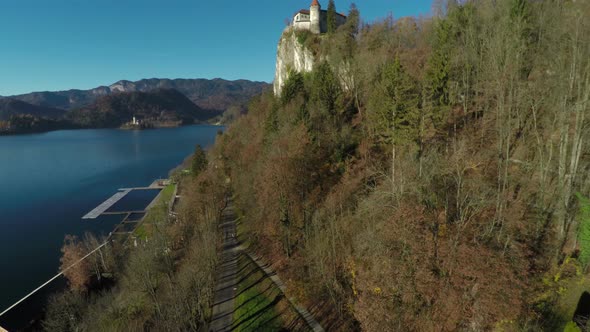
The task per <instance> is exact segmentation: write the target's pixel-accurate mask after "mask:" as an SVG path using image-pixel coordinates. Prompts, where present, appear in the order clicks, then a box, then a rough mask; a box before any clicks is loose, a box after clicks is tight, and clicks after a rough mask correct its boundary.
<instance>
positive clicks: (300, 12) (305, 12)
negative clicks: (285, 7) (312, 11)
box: [297, 9, 309, 15]
mask: <svg viewBox="0 0 590 332" xmlns="http://www.w3.org/2000/svg"><path fill="white" fill-rule="evenodd" d="M297 13H299V14H307V15H309V9H302V10H300V11H298V12H297Z"/></svg>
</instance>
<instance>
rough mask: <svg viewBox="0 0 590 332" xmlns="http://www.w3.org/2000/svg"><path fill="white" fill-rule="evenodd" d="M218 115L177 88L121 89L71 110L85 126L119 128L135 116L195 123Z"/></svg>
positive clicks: (70, 115)
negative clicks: (149, 90) (130, 90)
mask: <svg viewBox="0 0 590 332" xmlns="http://www.w3.org/2000/svg"><path fill="white" fill-rule="evenodd" d="M213 115H214V114H212V112H211V111H206V110H203V109H201V108H200V107H198V106H197V105H195V104H194V103H193V102H192V101H190V100H189V99H188V98H187V97H186V96H185V95H184V94H182V93H180V92H178V91H176V90H174V89H157V90H153V91H151V92H138V91H134V92H119V93H114V94H109V95H106V96H102V97H99V98H98V99H97V100H96V101H95V102H94V103H93V104H92V105H89V106H85V107H82V108H78V109H74V110H71V111H70V112H69V113H68V114H67V119H68V120H69V121H71V122H72V123H74V124H75V125H78V126H82V127H93V128H94V127H117V126H121V125H122V124H124V123H126V122H129V121H130V120H131V119H132V117H134V116H136V117H138V118H140V119H151V120H154V121H182V123H193V122H195V121H203V120H207V119H209V118H211V117H212V116H213Z"/></svg>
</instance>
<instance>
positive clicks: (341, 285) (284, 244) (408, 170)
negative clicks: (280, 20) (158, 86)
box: [215, 0, 590, 331]
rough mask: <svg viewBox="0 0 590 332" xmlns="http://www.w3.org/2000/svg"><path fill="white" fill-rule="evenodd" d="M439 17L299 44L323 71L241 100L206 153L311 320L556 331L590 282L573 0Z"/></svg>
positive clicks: (589, 74) (477, 7) (589, 163)
mask: <svg viewBox="0 0 590 332" xmlns="http://www.w3.org/2000/svg"><path fill="white" fill-rule="evenodd" d="M438 9H439V14H440V15H439V16H436V17H435V18H433V19H424V20H420V19H412V18H404V19H400V20H394V19H393V18H388V19H385V20H383V21H381V22H377V23H374V24H371V25H362V26H359V24H358V20H357V18H358V12H357V11H356V9H355V8H353V9H352V11H351V13H350V17H349V20H348V22H347V24H346V25H344V26H342V27H340V28H339V29H338V31H336V32H334V33H332V34H329V35H327V36H314V35H310V34H306V33H298V34H300V37H299V42H300V43H302V44H304V45H305V46H306V47H307V48H309V49H312V50H313V52H314V54H318V55H320V56H319V57H317V58H319V59H324V61H323V62H320V63H316V65H315V66H314V70H313V72H311V73H305V74H301V73H294V72H293V73H291V75H290V77H289V79H288V81H287V82H286V83H285V86H284V89H283V92H282V95H281V96H280V97H279V98H277V97H275V96H273V95H272V94H270V93H266V94H263V95H262V96H260V97H258V98H255V100H254V101H252V103H251V104H250V106H249V112H248V114H247V115H246V116H244V117H241V118H240V119H239V120H238V121H237V122H236V123H235V124H234V125H232V126H231V127H230V128H229V130H228V131H227V133H226V134H224V135H223V137H222V138H221V139H220V140H219V141H218V143H217V144H218V147H219V149H220V150H219V151H220V154H219V155H217V156H215V158H219V159H221V160H223V161H224V163H225V164H226V166H227V173H228V174H229V175H230V178H231V180H232V185H233V189H234V191H235V193H236V196H237V198H236V203H237V205H238V207H239V208H240V210H241V211H242V213H243V214H244V218H243V227H244V230H245V231H244V232H245V234H247V235H248V236H249V237H248V240H250V241H252V242H253V243H255V244H256V245H257V246H258V248H259V250H260V251H261V252H262V253H264V254H265V256H266V257H267V258H269V257H270V258H271V261H273V262H274V263H275V264H277V266H278V267H279V274H281V275H283V279H287V280H290V285H289V286H290V288H291V289H294V294H297V295H298V296H299V297H301V298H303V299H307V301H308V302H307V303H308V304H310V305H316V306H317V305H318V303H322V304H324V305H320V307H322V308H330V310H329V311H327V312H325V313H323V314H322V315H320V317H323V318H324V323H329V321H331V320H338V321H340V328H341V329H342V330H350V329H363V330H366V331H404V330H410V331H454V330H473V331H479V330H489V329H494V328H498V329H504V330H559V329H563V326H564V325H565V323H566V322H568V321H570V320H572V318H573V312H574V309H575V306H576V304H577V301H578V299H579V297H580V295H582V292H583V291H584V290H588V285H589V284H588V279H587V274H586V271H587V265H588V263H589V262H588V259H587V257H588V256H587V253H588V252H589V251H590V242H589V241H588V238H587V234H586V233H587V229H586V225H585V224H584V223H583V218H582V217H578V216H579V215H580V214H579V211H580V208H581V206H580V202H582V201H581V200H580V199H578V198H577V197H576V193H579V196H580V198H583V197H587V196H588V192H589V190H590V177H589V174H590V172H589V170H590V169H589V167H590V154H589V153H590V146H589V144H588V138H589V137H588V136H589V134H590V128H589V121H590V116H589V108H590V104H589V103H588V101H589V97H590V43H589V41H588V37H587V36H588V35H590V24H589V22H588V19H587V18H588V17H590V6H589V3H588V2H585V1H526V0H502V1H494V2H493V1H467V2H465V4H464V5H458V4H453V3H452V2H450V3H449V5H448V7H445V8H438ZM585 202H587V201H585ZM581 226H583V227H582V228H581ZM581 230H583V231H584V232H583V233H580V231H581ZM580 234H584V235H583V236H580ZM328 317H329V318H328Z"/></svg>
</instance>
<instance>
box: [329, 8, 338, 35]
mask: <svg viewBox="0 0 590 332" xmlns="http://www.w3.org/2000/svg"><path fill="white" fill-rule="evenodd" d="M336 15H337V14H336V5H335V4H334V0H330V2H329V3H328V33H334V32H336V28H338V25H337V23H336Z"/></svg>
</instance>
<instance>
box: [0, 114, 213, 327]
mask: <svg viewBox="0 0 590 332" xmlns="http://www.w3.org/2000/svg"><path fill="white" fill-rule="evenodd" d="M219 129H220V127H216V126H207V125H202V126H201V125H198V126H186V127H180V128H166V129H155V130H145V131H124V130H115V129H100V130H62V131H54V132H49V133H43V134H34V135H23V136H5V137H0V312H2V311H4V309H5V308H7V307H8V306H10V305H12V304H13V303H14V302H16V301H17V300H19V299H20V298H21V297H22V296H24V295H26V294H28V293H29V292H30V291H32V290H33V289H35V288H36V287H38V286H39V285H41V284H42V283H43V282H45V281H46V280H48V279H49V278H50V277H52V276H53V275H55V274H56V273H57V271H58V267H59V257H60V248H61V245H62V243H63V239H64V235H66V234H78V235H80V234H83V233H84V232H86V231H92V232H95V233H99V234H100V233H103V234H108V233H109V232H110V231H111V230H112V228H113V226H114V225H115V224H116V223H117V222H118V221H119V220H120V218H119V217H109V218H101V219H100V220H98V219H97V220H84V221H83V220H82V219H81V217H82V216H83V215H84V214H86V213H87V212H89V211H90V210H92V209H93V208H94V207H96V206H97V205H98V204H100V203H101V202H103V201H104V200H105V199H107V198H108V197H110V196H111V195H113V194H114V193H115V192H116V191H117V189H118V188H125V187H142V186H148V185H149V184H150V183H151V182H152V181H153V180H155V179H157V178H163V177H167V175H168V171H169V170H170V169H172V168H174V167H175V166H176V165H178V164H180V163H181V162H182V161H183V160H184V159H185V158H186V157H187V156H188V155H189V154H191V153H192V151H193V150H194V148H195V145H196V144H201V145H202V146H209V145H211V144H212V143H213V142H214V140H215V136H216V133H217V131H218V130H219ZM59 282H60V281H58V283H59ZM61 282H62V283H63V281H61ZM45 293H46V292H45ZM46 297H47V294H42V295H40V296H37V297H35V298H34V299H32V300H31V301H28V302H29V303H24V304H23V306H19V307H16V308H15V309H13V310H12V311H11V312H10V315H6V316H4V317H0V325H3V326H5V327H8V328H10V327H14V326H16V325H15V324H20V323H21V322H19V321H22V319H23V317H26V315H27V314H29V315H30V312H31V311H32V310H34V308H35V307H38V306H41V305H43V303H42V302H44V301H46ZM27 312H29V313H27Z"/></svg>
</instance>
